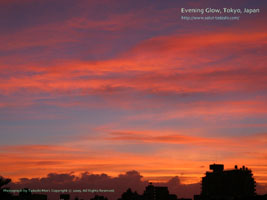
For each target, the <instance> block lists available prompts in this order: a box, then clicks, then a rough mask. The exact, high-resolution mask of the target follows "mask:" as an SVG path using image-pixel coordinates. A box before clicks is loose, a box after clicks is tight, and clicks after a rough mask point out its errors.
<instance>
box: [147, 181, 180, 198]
mask: <svg viewBox="0 0 267 200" xmlns="http://www.w3.org/2000/svg"><path fill="white" fill-rule="evenodd" d="M143 200H177V196H176V195H174V194H172V195H170V194H169V190H168V187H158V186H154V185H152V184H151V183H150V184H149V185H148V186H147V187H146V190H145V191H144V194H143Z"/></svg>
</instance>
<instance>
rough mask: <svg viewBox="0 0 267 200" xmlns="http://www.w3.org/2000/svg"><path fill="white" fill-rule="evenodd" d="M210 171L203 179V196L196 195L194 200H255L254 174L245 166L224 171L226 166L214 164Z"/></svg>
mask: <svg viewBox="0 0 267 200" xmlns="http://www.w3.org/2000/svg"><path fill="white" fill-rule="evenodd" d="M210 170H212V172H206V176H205V177H203V178H202V191H201V195H195V196H194V200H210V199H212V200H213V199H216V200H217V199H220V200H228V199H229V200H232V199H255V197H256V193H255V181H254V178H253V174H252V172H251V170H249V169H248V168H246V167H245V166H243V167H242V168H240V169H238V167H237V166H235V169H232V170H224V165H222V164H212V165H210Z"/></svg>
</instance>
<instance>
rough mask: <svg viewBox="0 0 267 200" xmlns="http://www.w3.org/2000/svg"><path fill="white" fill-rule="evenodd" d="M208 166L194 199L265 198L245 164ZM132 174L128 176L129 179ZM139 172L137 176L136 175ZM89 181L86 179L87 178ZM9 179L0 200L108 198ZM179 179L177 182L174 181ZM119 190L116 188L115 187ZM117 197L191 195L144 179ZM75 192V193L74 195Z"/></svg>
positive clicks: (162, 199)
mask: <svg viewBox="0 0 267 200" xmlns="http://www.w3.org/2000/svg"><path fill="white" fill-rule="evenodd" d="M210 170H211V171H207V172H206V174H205V176H204V177H202V182H201V192H200V193H199V194H195V195H194V198H193V199H194V200H267V194H265V195H258V194H256V191H255V187H256V182H255V180H254V178H253V174H252V171H251V170H250V169H248V168H246V167H245V166H243V167H242V168H238V167H237V166H235V168H234V169H230V170H224V165H222V164H212V165H210ZM130 175H134V176H132V177H130V178H129V179H127V181H126V182H125V183H128V182H129V181H133V180H134V177H136V176H137V175H138V174H136V173H133V172H132V174H131V173H130ZM131 178H132V179H131ZM140 178H141V176H139V179H140ZM88 181H89V180H88ZM10 183H11V180H10V179H5V178H3V177H0V189H1V190H0V199H1V200H2V199H3V200H54V199H55V200H57V199H60V200H73V199H74V200H89V199H90V200H109V199H110V200H111V199H114V197H113V198H109V197H107V196H106V195H99V194H95V195H94V197H89V195H87V196H85V197H78V195H74V194H73V193H67V192H66V193H61V194H60V193H58V194H56V195H54V196H53V197H48V194H32V192H31V189H28V188H23V189H22V191H21V192H20V193H19V194H18V195H14V194H13V195H12V194H11V193H9V192H8V191H9V190H8V189H9V187H7V186H8V185H9V184H10ZM177 183H179V182H177ZM117 193H119V191H117ZM120 194H121V196H120V197H119V198H115V199H117V200H191V198H187V199H185V198H178V197H180V195H179V194H178V196H177V195H176V194H173V193H172V192H169V187H168V186H159V185H157V184H153V183H148V182H146V186H145V189H144V190H143V192H139V193H138V192H137V191H135V190H133V189H132V188H131V187H129V188H128V189H126V190H124V191H123V192H121V193H120ZM74 196H75V197H74Z"/></svg>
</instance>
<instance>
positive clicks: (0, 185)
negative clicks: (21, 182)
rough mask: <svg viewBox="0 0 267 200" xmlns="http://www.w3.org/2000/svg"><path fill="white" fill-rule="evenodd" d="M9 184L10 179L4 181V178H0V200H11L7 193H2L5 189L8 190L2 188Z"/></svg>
mask: <svg viewBox="0 0 267 200" xmlns="http://www.w3.org/2000/svg"><path fill="white" fill-rule="evenodd" d="M10 182H11V179H8V178H7V179H5V178H4V177H2V176H0V199H5V200H9V199H12V195H11V194H10V193H8V192H4V190H5V189H9V188H8V187H4V186H5V185H7V184H8V183H10Z"/></svg>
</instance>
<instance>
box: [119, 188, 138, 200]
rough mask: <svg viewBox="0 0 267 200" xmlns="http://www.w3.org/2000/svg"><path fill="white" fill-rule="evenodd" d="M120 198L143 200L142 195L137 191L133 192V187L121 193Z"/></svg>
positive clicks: (124, 199) (122, 199) (121, 199)
mask: <svg viewBox="0 0 267 200" xmlns="http://www.w3.org/2000/svg"><path fill="white" fill-rule="evenodd" d="M119 200H141V196H140V195H139V194H138V193H137V192H132V190H131V188H129V189H128V190H127V191H126V192H124V193H123V194H122V195H121V198H120V199H119Z"/></svg>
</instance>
